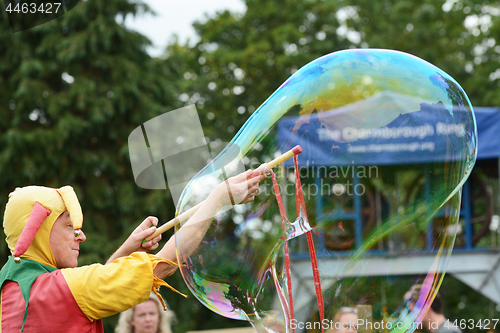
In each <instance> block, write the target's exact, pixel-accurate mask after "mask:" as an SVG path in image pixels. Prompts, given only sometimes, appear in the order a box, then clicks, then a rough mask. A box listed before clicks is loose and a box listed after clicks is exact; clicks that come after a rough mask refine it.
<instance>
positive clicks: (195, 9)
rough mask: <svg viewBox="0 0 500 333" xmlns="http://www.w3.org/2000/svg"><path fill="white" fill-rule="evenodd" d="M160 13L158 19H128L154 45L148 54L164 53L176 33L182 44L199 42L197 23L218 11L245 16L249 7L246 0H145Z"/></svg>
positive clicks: (130, 26)
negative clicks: (195, 22)
mask: <svg viewBox="0 0 500 333" xmlns="http://www.w3.org/2000/svg"><path fill="white" fill-rule="evenodd" d="M143 2H145V3H147V4H148V5H149V6H150V7H151V8H152V9H153V10H154V11H155V12H156V13H157V15H156V16H152V15H150V14H143V15H141V16H139V17H136V18H133V17H130V16H129V17H127V19H126V21H125V25H126V26H127V27H128V28H130V29H133V30H136V31H139V32H140V33H142V34H143V35H145V36H146V37H148V38H149V39H150V40H151V41H152V42H153V45H154V46H153V47H152V48H150V49H149V50H148V52H149V53H150V54H151V55H153V56H159V55H161V54H162V53H163V50H164V49H165V46H166V45H167V43H168V41H169V40H170V39H171V37H172V36H173V34H177V35H178V36H179V42H180V43H181V44H182V43H184V42H185V41H187V39H188V38H189V39H190V43H193V44H194V43H196V42H197V41H198V39H197V38H196V34H195V31H194V29H193V27H192V23H193V22H194V21H197V20H200V21H205V20H206V19H205V14H208V15H209V16H210V17H212V16H214V14H215V13H216V12H218V11H223V10H226V9H227V10H230V11H231V12H236V13H244V12H245V11H246V5H245V3H244V1H243V0H143Z"/></svg>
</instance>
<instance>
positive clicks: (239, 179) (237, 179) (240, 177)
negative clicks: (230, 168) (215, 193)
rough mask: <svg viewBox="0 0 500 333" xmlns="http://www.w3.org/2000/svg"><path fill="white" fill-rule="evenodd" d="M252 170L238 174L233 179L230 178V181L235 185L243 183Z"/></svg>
mask: <svg viewBox="0 0 500 333" xmlns="http://www.w3.org/2000/svg"><path fill="white" fill-rule="evenodd" d="M252 172H253V171H252V170H251V169H250V170H247V171H245V172H242V173H240V174H239V175H236V176H234V177H232V180H233V181H234V182H235V183H241V182H244V181H245V180H247V179H248V178H249V177H250V176H251V175H252Z"/></svg>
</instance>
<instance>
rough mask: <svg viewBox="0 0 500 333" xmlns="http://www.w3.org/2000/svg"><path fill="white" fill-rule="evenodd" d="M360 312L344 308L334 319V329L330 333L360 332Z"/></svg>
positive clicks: (331, 328)
mask: <svg viewBox="0 0 500 333" xmlns="http://www.w3.org/2000/svg"><path fill="white" fill-rule="evenodd" d="M357 323H358V310H357V309H356V308H350V307H343V308H341V309H340V310H339V311H338V312H337V313H336V314H335V317H334V318H333V327H330V329H329V330H328V332H329V333H357V332H358V326H357Z"/></svg>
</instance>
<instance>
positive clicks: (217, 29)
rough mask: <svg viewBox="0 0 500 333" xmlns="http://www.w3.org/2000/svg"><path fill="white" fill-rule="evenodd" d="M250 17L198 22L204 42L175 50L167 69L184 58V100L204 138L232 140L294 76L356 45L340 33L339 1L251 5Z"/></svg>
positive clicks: (224, 15)
mask: <svg viewBox="0 0 500 333" xmlns="http://www.w3.org/2000/svg"><path fill="white" fill-rule="evenodd" d="M246 5H247V8H248V9H247V11H246V13H245V14H244V15H233V14H231V13H230V12H228V11H225V12H221V13H218V14H217V15H216V16H215V17H213V18H210V19H209V20H208V21H207V22H205V23H203V24H202V23H199V22H197V23H195V24H194V27H195V29H196V31H197V34H198V35H199V37H200V41H199V42H198V43H197V44H196V45H195V46H194V47H189V46H187V45H186V46H183V47H181V46H179V45H178V44H177V43H174V44H171V45H170V46H169V48H168V49H167V59H166V60H165V63H166V64H168V63H169V62H170V60H171V59H172V57H173V58H174V59H176V58H178V57H179V56H182V57H183V59H184V60H185V62H186V64H187V67H186V71H185V72H184V73H183V78H184V83H183V88H184V90H182V91H179V93H180V95H179V99H180V101H182V102H184V103H186V104H192V103H196V105H197V108H198V110H200V111H201V116H202V124H205V125H206V126H205V128H204V129H206V130H205V134H206V135H207V136H208V137H209V138H210V139H211V140H216V139H220V140H224V141H229V140H230V139H231V138H232V137H233V136H234V135H235V133H236V132H237V130H238V129H239V128H240V127H241V126H242V125H243V123H244V122H245V121H246V120H247V119H248V117H249V115H251V114H252V112H253V111H255V109H257V108H258V107H259V106H260V105H261V104H262V103H263V102H264V101H265V100H266V99H267V98H268V97H269V96H270V95H271V94H272V93H273V92H274V91H275V90H276V89H277V88H278V87H279V86H280V85H281V84H282V83H283V82H284V81H285V80H286V79H287V78H288V77H289V76H290V75H291V74H293V73H294V72H295V71H296V70H297V69H299V68H300V67H302V66H303V65H305V64H306V63H308V62H310V61H312V60H314V59H316V58H318V57H320V56H322V55H324V54H327V53H330V52H333V51H337V50H340V49H345V48H348V47H350V46H351V45H352V42H350V41H349V40H348V39H347V38H346V37H345V36H341V35H339V34H337V32H336V31H337V29H338V28H339V26H340V23H339V21H338V19H337V17H336V15H335V13H336V12H337V11H338V9H339V8H340V7H339V5H338V4H337V3H336V2H334V1H318V0H314V1H302V0H281V1H265V0H247V1H246Z"/></svg>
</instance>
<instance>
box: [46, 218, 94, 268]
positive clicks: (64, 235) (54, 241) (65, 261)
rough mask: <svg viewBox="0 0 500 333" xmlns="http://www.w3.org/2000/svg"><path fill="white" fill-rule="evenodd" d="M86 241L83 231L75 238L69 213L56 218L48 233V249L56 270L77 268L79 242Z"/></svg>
mask: <svg viewBox="0 0 500 333" xmlns="http://www.w3.org/2000/svg"><path fill="white" fill-rule="evenodd" d="M85 239H86V237H85V234H84V233H83V231H82V232H81V233H80V235H79V236H78V237H75V230H74V229H73V222H71V218H70V216H69V212H68V211H65V212H64V213H62V214H61V215H59V217H58V218H57V220H56V222H54V225H53V226H52V230H51V231H50V241H49V244H50V249H51V250H52V253H53V254H54V257H55V259H56V264H57V267H58V268H73V267H76V266H78V255H79V254H80V252H79V250H80V242H83V241H84V240H85Z"/></svg>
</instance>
